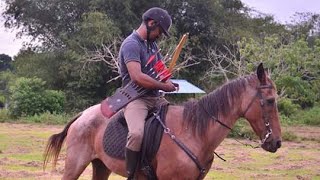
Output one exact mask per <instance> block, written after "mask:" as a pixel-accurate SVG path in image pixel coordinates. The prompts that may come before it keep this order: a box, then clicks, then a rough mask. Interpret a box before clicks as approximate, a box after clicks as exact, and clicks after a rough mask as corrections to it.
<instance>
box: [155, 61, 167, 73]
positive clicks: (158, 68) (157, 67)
mask: <svg viewBox="0 0 320 180" xmlns="http://www.w3.org/2000/svg"><path fill="white" fill-rule="evenodd" d="M153 69H154V70H155V71H156V72H157V73H160V72H161V71H162V70H163V69H165V65H164V63H163V62H162V61H157V62H156V64H155V65H154V66H153Z"/></svg>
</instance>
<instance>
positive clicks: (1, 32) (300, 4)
mask: <svg viewBox="0 0 320 180" xmlns="http://www.w3.org/2000/svg"><path fill="white" fill-rule="evenodd" d="M241 1H242V2H243V3H244V4H246V5H247V6H248V7H251V8H254V9H255V10H258V11H259V12H262V13H266V14H270V15H273V16H274V18H275V20H277V21H278V22H280V23H286V22H290V17H292V16H293V15H294V14H295V12H313V13H320V0H241ZM4 9H5V5H4V0H0V14H2V12H3V11H4ZM15 34H16V32H15V31H12V30H6V29H5V28H4V20H3V18H2V17H0V54H7V55H9V56H11V57H13V56H14V55H17V53H18V52H19V49H20V48H21V47H22V43H23V41H25V40H26V39H17V38H16V35H15Z"/></svg>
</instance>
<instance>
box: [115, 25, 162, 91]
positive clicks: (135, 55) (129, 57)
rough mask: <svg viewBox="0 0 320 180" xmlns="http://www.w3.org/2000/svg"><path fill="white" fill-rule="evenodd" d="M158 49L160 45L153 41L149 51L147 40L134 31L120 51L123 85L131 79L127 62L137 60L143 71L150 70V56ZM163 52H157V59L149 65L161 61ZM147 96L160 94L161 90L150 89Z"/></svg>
mask: <svg viewBox="0 0 320 180" xmlns="http://www.w3.org/2000/svg"><path fill="white" fill-rule="evenodd" d="M157 51H158V46H157V44H156V43H155V42H153V43H151V45H150V49H149V51H148V50H147V41H145V40H143V39H142V38H141V37H140V36H139V35H138V33H137V32H136V31H133V32H132V34H130V35H129V36H128V37H127V38H126V39H125V40H124V41H123V42H122V44H121V47H120V53H119V65H120V75H121V78H122V87H124V86H126V85H127V84H128V83H129V82H130V81H131V78H130V75H129V72H128V69H127V66H126V64H127V63H128V62H130V61H136V62H139V63H140V64H141V71H142V72H143V73H146V74H147V72H148V70H149V69H148V68H145V65H146V63H147V61H148V60H149V58H150V56H152V55H154V54H155V53H156V52H157ZM161 58H162V56H161V54H160V53H157V55H156V57H155V59H154V60H153V61H152V62H151V64H150V65H148V67H153V65H154V64H155V62H157V61H161ZM146 95H147V96H159V95H160V93H159V90H150V91H149V92H148V93H147V94H146Z"/></svg>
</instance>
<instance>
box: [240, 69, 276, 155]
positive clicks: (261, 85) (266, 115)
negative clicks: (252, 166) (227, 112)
mask: <svg viewBox="0 0 320 180" xmlns="http://www.w3.org/2000/svg"><path fill="white" fill-rule="evenodd" d="M256 73H257V74H256V80H255V81H253V82H250V86H249V88H247V93H245V95H244V96H245V97H244V98H243V99H244V101H243V103H242V104H241V109H242V112H243V113H242V114H243V117H244V118H246V119H247V120H248V121H249V123H250V125H251V127H252V128H253V130H254V131H255V133H256V134H257V135H258V136H259V137H260V139H261V147H262V148H263V149H264V150H266V151H269V152H276V151H277V149H278V148H280V147H281V128H280V122H279V113H278V109H277V90H276V87H275V84H274V83H273V81H272V80H271V79H270V77H269V74H268V72H266V71H265V69H264V68H263V64H262V63H261V64H260V65H259V66H258V68H257V72H256Z"/></svg>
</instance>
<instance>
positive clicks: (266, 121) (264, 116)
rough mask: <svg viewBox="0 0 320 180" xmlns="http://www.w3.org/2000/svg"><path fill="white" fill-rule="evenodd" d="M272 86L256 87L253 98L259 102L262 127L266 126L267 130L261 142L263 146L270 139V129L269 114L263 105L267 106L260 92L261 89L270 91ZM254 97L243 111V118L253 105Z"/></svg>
mask: <svg viewBox="0 0 320 180" xmlns="http://www.w3.org/2000/svg"><path fill="white" fill-rule="evenodd" d="M272 88H273V86H272V85H261V86H258V87H257V93H256V95H255V97H258V98H259V100H260V107H261V109H262V119H263V121H264V125H265V126H266V129H267V134H266V135H265V137H264V138H263V139H262V140H261V144H264V143H265V142H266V141H267V139H268V138H269V137H270V135H271V134H272V129H271V127H270V114H269V113H268V112H267V110H266V106H265V104H267V103H268V102H267V100H266V99H265V98H264V97H263V96H262V92H261V89H272ZM255 97H254V98H252V100H251V102H250V103H249V105H248V107H247V109H246V110H245V111H244V113H243V117H244V116H245V115H246V113H247V111H248V110H249V108H250V107H251V105H252V104H253V102H254V100H255Z"/></svg>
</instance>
